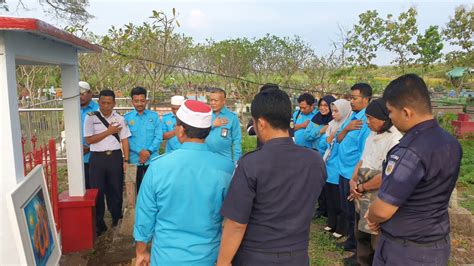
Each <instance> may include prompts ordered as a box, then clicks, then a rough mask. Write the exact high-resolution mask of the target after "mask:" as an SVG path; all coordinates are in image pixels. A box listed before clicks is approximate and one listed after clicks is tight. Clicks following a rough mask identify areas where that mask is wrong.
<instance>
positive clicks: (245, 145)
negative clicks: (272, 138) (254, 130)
mask: <svg viewBox="0 0 474 266" xmlns="http://www.w3.org/2000/svg"><path fill="white" fill-rule="evenodd" d="M256 147H257V137H256V136H249V135H247V132H245V131H244V132H243V133H242V154H246V153H247V152H249V151H253V150H255V148H256Z"/></svg>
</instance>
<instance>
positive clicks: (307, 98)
mask: <svg viewBox="0 0 474 266" xmlns="http://www.w3.org/2000/svg"><path fill="white" fill-rule="evenodd" d="M302 101H305V102H306V103H307V104H309V105H313V104H314V101H315V99H314V96H313V95H311V94H309V93H307V92H305V93H303V94H301V95H300V96H299V97H298V103H301V102H302Z"/></svg>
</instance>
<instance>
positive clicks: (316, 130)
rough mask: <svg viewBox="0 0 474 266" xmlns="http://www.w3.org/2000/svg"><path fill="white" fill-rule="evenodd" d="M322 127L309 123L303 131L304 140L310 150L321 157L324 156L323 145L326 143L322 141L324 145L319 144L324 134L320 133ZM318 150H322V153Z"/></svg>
mask: <svg viewBox="0 0 474 266" xmlns="http://www.w3.org/2000/svg"><path fill="white" fill-rule="evenodd" d="M323 127H324V125H318V124H316V123H314V122H309V124H308V126H307V127H306V128H305V129H304V139H305V140H306V141H307V142H309V143H311V148H312V149H314V150H317V151H319V153H320V154H321V155H324V151H325V150H326V149H325V147H326V146H325V145H323V144H324V143H325V142H326V141H324V143H320V140H321V136H322V135H323V134H324V133H323V134H321V133H320V131H321V128H323ZM320 149H323V151H321V150H320Z"/></svg>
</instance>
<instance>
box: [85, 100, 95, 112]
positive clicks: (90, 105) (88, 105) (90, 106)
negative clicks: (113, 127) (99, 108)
mask: <svg viewBox="0 0 474 266" xmlns="http://www.w3.org/2000/svg"><path fill="white" fill-rule="evenodd" d="M95 105H96V103H95V102H94V101H93V100H91V101H90V102H89V103H88V104H87V106H86V107H84V108H82V106H81V109H82V110H85V109H92V108H94V106H95Z"/></svg>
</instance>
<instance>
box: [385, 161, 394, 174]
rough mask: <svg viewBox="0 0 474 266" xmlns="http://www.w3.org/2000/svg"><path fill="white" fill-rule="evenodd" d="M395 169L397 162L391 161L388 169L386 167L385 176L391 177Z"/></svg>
mask: <svg viewBox="0 0 474 266" xmlns="http://www.w3.org/2000/svg"><path fill="white" fill-rule="evenodd" d="M393 168H395V161H392V160H389V161H388V163H387V167H385V175H390V174H391V173H392V172H393Z"/></svg>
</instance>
